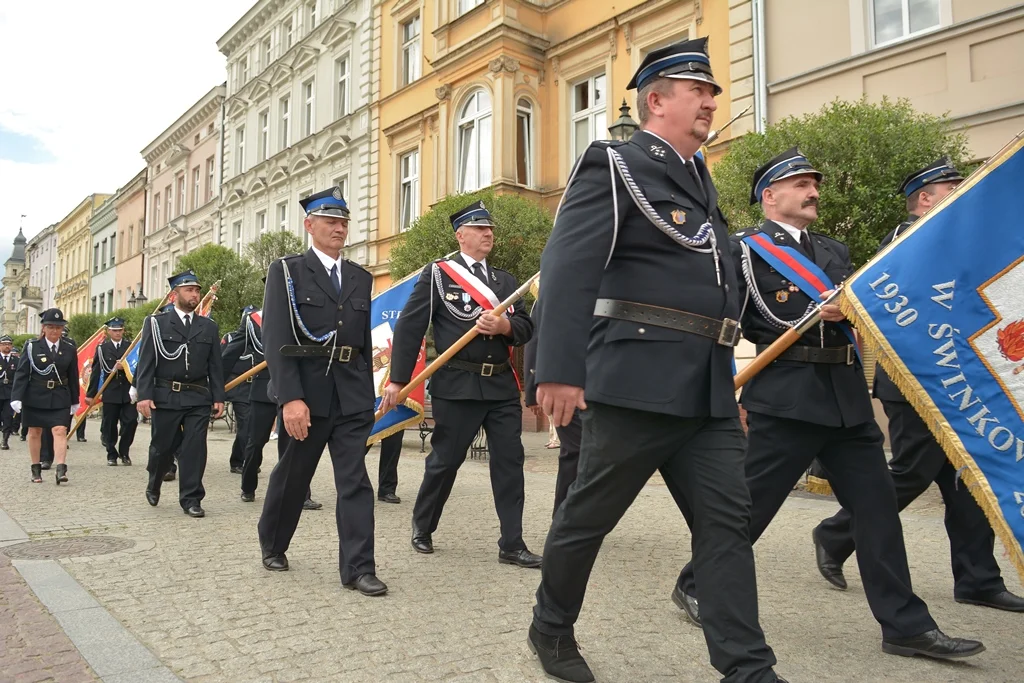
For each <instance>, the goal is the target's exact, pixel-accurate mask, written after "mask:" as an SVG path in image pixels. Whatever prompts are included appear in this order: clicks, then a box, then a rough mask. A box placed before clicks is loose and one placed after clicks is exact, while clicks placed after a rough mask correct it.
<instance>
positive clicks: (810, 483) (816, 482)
mask: <svg viewBox="0 0 1024 683" xmlns="http://www.w3.org/2000/svg"><path fill="white" fill-rule="evenodd" d="M807 492H808V493H816V494H818V495H819V496H831V495H834V494H833V493H832V485H831V484H829V483H828V479H822V478H821V477H815V476H814V475H812V474H808V475H807Z"/></svg>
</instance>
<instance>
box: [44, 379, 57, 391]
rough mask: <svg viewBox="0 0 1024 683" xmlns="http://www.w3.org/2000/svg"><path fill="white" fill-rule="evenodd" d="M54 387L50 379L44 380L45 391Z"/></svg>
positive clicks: (54, 384) (55, 384)
mask: <svg viewBox="0 0 1024 683" xmlns="http://www.w3.org/2000/svg"><path fill="white" fill-rule="evenodd" d="M55 386H57V383H56V382H54V381H53V380H52V379H48V380H46V388H47V389H53V388H54V387H55Z"/></svg>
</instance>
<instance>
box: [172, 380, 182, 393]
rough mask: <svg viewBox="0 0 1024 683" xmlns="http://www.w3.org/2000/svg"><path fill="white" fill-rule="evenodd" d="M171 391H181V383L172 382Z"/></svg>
mask: <svg viewBox="0 0 1024 683" xmlns="http://www.w3.org/2000/svg"><path fill="white" fill-rule="evenodd" d="M171 391H178V392H180V391H181V382H171Z"/></svg>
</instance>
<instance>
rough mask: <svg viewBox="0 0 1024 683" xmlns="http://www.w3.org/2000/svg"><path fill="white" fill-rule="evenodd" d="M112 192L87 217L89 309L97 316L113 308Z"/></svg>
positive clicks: (114, 237) (114, 222) (114, 221)
mask: <svg viewBox="0 0 1024 683" xmlns="http://www.w3.org/2000/svg"><path fill="white" fill-rule="evenodd" d="M116 198H117V195H116V194H114V195H113V196H111V197H110V198H109V199H107V201H105V202H103V204H101V205H100V207H99V208H97V209H96V211H94V212H93V214H92V218H91V219H90V220H89V233H90V235H91V239H92V268H91V270H90V273H91V276H90V279H89V312H91V313H96V314H98V315H100V316H101V317H103V316H105V315H106V314H107V313H110V311H112V310H114V266H115V262H116V261H117V214H116V213H115V212H114V203H115V199H116Z"/></svg>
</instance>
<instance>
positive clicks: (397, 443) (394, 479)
mask: <svg viewBox="0 0 1024 683" xmlns="http://www.w3.org/2000/svg"><path fill="white" fill-rule="evenodd" d="M404 438H405V430H404V429H403V430H402V431H400V432H396V433H395V434H392V435H391V436H389V437H387V438H385V439H381V441H380V462H379V463H378V466H377V497H378V498H379V497H381V496H383V495H385V494H388V493H395V492H396V491H397V490H398V459H399V458H400V457H401V455H402V440H403V439H404Z"/></svg>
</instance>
